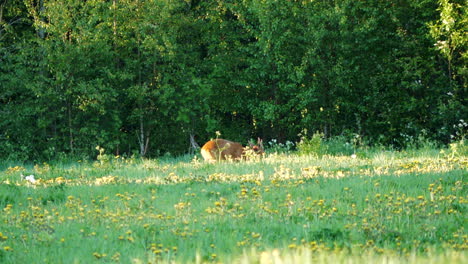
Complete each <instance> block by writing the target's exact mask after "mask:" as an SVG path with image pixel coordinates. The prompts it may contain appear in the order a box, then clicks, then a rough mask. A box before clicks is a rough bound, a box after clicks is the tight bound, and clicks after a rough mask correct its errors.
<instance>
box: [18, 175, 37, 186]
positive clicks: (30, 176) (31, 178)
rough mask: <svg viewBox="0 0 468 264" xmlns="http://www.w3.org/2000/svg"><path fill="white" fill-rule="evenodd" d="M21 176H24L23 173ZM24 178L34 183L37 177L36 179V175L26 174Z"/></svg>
mask: <svg viewBox="0 0 468 264" xmlns="http://www.w3.org/2000/svg"><path fill="white" fill-rule="evenodd" d="M21 176H23V175H21ZM24 179H25V180H27V181H28V182H30V183H32V184H35V183H36V179H34V175H32V174H31V175H29V176H26V177H25V178H24Z"/></svg>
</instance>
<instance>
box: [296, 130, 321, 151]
mask: <svg viewBox="0 0 468 264" xmlns="http://www.w3.org/2000/svg"><path fill="white" fill-rule="evenodd" d="M323 138H324V135H323V133H318V132H316V133H314V134H313V135H312V137H311V138H308V137H307V136H303V137H302V138H301V141H299V142H298V143H297V145H296V146H297V150H298V152H299V154H301V155H314V156H317V157H321V156H323V155H324V154H325V153H327V145H325V144H324V140H323Z"/></svg>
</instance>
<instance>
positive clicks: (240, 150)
mask: <svg viewBox="0 0 468 264" xmlns="http://www.w3.org/2000/svg"><path fill="white" fill-rule="evenodd" d="M250 149H251V150H252V151H253V152H254V153H255V154H258V155H260V154H263V153H264V152H265V151H264V149H263V141H262V140H261V139H260V138H258V140H257V145H253V144H252V143H250V144H249V147H243V146H242V145H241V144H239V143H237V142H234V141H230V140H226V139H221V138H218V139H213V140H210V141H208V142H206V143H205V145H203V147H202V148H201V154H202V156H203V158H204V159H205V160H206V161H210V162H215V161H219V160H226V159H233V160H241V159H242V158H243V157H245V156H246V152H247V151H248V150H250Z"/></svg>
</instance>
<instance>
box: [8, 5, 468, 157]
mask: <svg viewBox="0 0 468 264" xmlns="http://www.w3.org/2000/svg"><path fill="white" fill-rule="evenodd" d="M466 8H467V7H466V5H464V2H463V1H459V0H440V1H435V0H431V1H428V0H415V1H397V2H391V1H353V0H339V1H276V0H249V1H228V0H219V1H214V2H210V1H208V2H206V1H165V0H149V1H137V0H122V1H79V0H70V1H65V2H64V1H58V0H49V1H32V0H26V1H3V2H2V3H1V4H0V83H1V88H0V115H1V117H2V118H0V158H2V159H10V160H33V161H34V160H37V161H39V160H51V159H54V158H57V157H63V156H67V155H69V156H80V157H84V158H94V157H95V156H96V155H95V146H97V145H99V146H103V147H104V148H106V151H107V153H114V154H117V155H121V154H126V155H127V156H131V155H133V154H137V155H140V156H150V157H151V156H160V155H164V154H165V153H170V155H178V154H182V153H186V152H187V150H188V149H189V138H190V136H195V137H196V139H197V141H199V143H200V142H204V141H206V140H208V139H209V137H210V135H212V134H213V133H214V132H215V131H223V135H224V137H226V138H229V139H232V140H235V141H238V142H245V141H246V139H248V138H256V137H257V136H260V137H262V138H263V139H264V140H265V142H268V141H269V140H272V139H277V140H278V144H279V143H283V144H284V143H285V142H287V141H290V142H295V141H297V140H298V138H297V135H298V134H299V133H300V132H301V131H304V130H308V131H319V132H320V133H323V135H324V137H325V138H326V139H327V140H325V141H324V142H325V145H327V144H328V145H330V147H331V149H329V150H328V151H329V152H332V153H343V154H349V152H350V149H349V148H347V147H345V148H342V149H340V147H339V146H340V145H342V144H341V143H339V142H337V143H336V144H335V142H333V141H334V140H335V141H343V142H346V141H347V142H352V140H353V135H360V136H361V137H363V138H366V140H367V142H369V143H371V144H372V145H375V144H383V145H386V146H388V145H392V146H394V147H396V148H401V149H404V148H405V147H408V145H409V144H411V142H412V139H414V140H416V139H417V138H418V137H419V136H420V135H422V134H424V137H425V140H427V142H437V143H439V142H442V143H445V144H446V143H449V142H450V141H451V140H452V139H451V138H450V136H451V135H455V133H456V132H457V129H458V128H454V127H453V125H454V124H458V122H459V120H461V119H463V118H466V115H467V109H466V103H465V98H466V97H467V95H466V87H467V79H466V76H467V74H466V64H467V63H466V57H467V56H466V46H467V45H466V39H467V38H466V33H465V32H464V30H465V28H466V24H467V12H466ZM434 44H435V45H434ZM340 137H341V138H340ZM338 139H339V140H338ZM309 140H312V139H309ZM328 141H329V142H328ZM278 146H279V145H278ZM275 147H276V146H275ZM410 147H411V148H413V146H410ZM311 151H312V152H313V151H318V150H311ZM319 152H320V151H319ZM320 155H322V154H320Z"/></svg>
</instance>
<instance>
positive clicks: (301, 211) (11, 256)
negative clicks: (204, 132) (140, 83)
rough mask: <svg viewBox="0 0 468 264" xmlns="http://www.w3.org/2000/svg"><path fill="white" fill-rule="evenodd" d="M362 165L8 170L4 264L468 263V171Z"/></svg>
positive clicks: (443, 162) (428, 158) (431, 157)
mask: <svg viewBox="0 0 468 264" xmlns="http://www.w3.org/2000/svg"><path fill="white" fill-rule="evenodd" d="M360 151H361V152H362V154H360V155H356V156H354V155H352V154H354V151H353V153H352V154H351V155H343V154H338V155H330V154H329V153H325V154H324V155H321V156H318V155H313V154H311V155H307V154H301V155H298V154H296V153H288V154H284V153H283V154H282V153H279V152H275V153H269V154H267V155H266V156H265V157H264V158H263V159H261V160H258V161H246V162H237V163H236V162H222V163H217V164H209V163H205V162H203V161H201V160H200V157H199V156H198V157H189V156H185V157H180V158H178V159H168V158H166V159H160V160H156V159H137V158H122V157H112V156H103V155H105V154H104V153H100V155H101V157H98V159H97V160H96V161H94V162H92V161H80V162H73V163H70V162H60V161H57V162H53V163H50V164H47V163H42V164H37V165H29V166H27V165H24V164H18V165H16V164H8V166H4V167H3V168H4V169H3V170H2V171H0V183H1V184H0V209H1V210H2V214H1V215H0V262H1V263H94V262H115V263H119V262H120V263H147V262H150V263H156V262H167V263H169V262H173V261H176V262H181V263H185V262H194V263H202V262H233V263H317V262H318V263H330V262H339V263H361V262H377V263H384V262H385V263H388V262H394V263H406V262H413V263H422V262H431V261H436V260H439V261H442V262H450V263H457V262H458V263H464V262H466V259H467V254H466V249H467V240H468V235H467V232H466V228H467V222H466V215H467V200H468V196H467V191H466V190H467V176H468V175H467V169H466V168H467V165H468V158H467V157H466V156H465V155H451V154H453V153H451V152H450V151H449V150H445V152H443V153H441V150H440V149H434V150H431V151H424V152H420V153H418V152H417V151H414V152H409V151H404V152H403V151H401V152H395V151H375V150H360ZM21 174H23V175H34V177H35V179H36V180H37V181H36V182H35V183H31V182H29V181H27V180H25V179H22V178H21V177H20V175H21Z"/></svg>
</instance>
